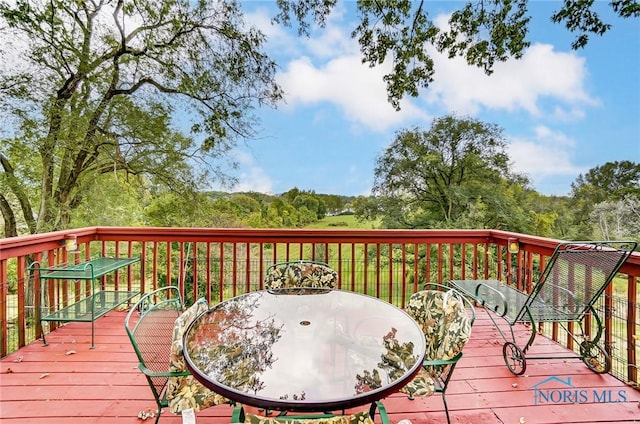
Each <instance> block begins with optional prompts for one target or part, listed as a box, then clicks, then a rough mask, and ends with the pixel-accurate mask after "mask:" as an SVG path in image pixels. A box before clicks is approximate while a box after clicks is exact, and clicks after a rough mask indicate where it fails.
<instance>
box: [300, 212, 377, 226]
mask: <svg viewBox="0 0 640 424" xmlns="http://www.w3.org/2000/svg"><path fill="white" fill-rule="evenodd" d="M379 224H380V223H379V222H378V221H358V220H357V219H356V216H355V215H338V216H327V217H324V218H323V219H321V220H320V221H317V222H314V223H313V224H309V225H307V226H306V227H305V228H317V229H324V228H342V229H353V228H366V229H372V228H378V225H379Z"/></svg>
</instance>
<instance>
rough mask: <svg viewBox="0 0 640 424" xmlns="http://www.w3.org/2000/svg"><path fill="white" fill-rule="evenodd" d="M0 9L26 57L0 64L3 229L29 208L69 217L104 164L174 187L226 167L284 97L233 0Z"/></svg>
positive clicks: (42, 227)
mask: <svg viewBox="0 0 640 424" xmlns="http://www.w3.org/2000/svg"><path fill="white" fill-rule="evenodd" d="M0 19H1V21H0V28H1V29H0V31H1V32H2V34H1V38H2V39H3V40H4V42H3V44H2V47H1V49H2V50H0V55H2V56H5V59H7V57H8V58H9V59H10V58H13V59H14V61H17V60H20V59H19V58H24V63H22V66H20V67H15V66H12V64H13V63H14V61H10V60H9V61H7V60H4V61H3V62H4V65H2V66H3V68H2V73H1V74H0V90H1V91H2V95H1V96H0V108H2V111H3V115H4V116H6V119H5V122H6V123H5V125H3V129H4V131H5V135H2V134H0V141H2V144H1V145H2V147H1V148H0V166H1V169H2V174H1V175H0V211H1V212H2V216H3V219H4V222H5V226H6V227H9V228H5V234H9V235H16V234H17V233H18V230H17V222H18V219H17V218H18V217H19V216H22V221H23V222H25V225H26V226H27V228H28V232H30V233H37V232H43V231H50V230H55V229H61V228H65V227H66V226H68V224H69V222H70V217H71V211H73V210H74V209H76V208H77V207H78V206H79V205H80V204H82V202H83V199H84V196H86V195H87V194H88V193H89V192H90V189H91V187H92V186H93V185H94V184H95V181H96V180H98V179H99V178H97V176H98V175H100V174H104V173H107V172H116V173H126V174H128V175H130V176H132V177H133V176H138V177H140V178H141V180H140V181H141V182H145V183H147V182H148V183H149V184H151V185H153V186H154V187H155V188H160V187H164V188H170V189H172V190H174V191H178V192H179V191H188V190H190V189H191V190H193V189H195V187H197V186H198V184H200V183H202V181H204V178H206V177H208V173H209V174H210V173H213V177H214V178H219V179H223V178H224V177H225V174H224V173H223V172H222V171H221V169H222V168H221V167H217V166H215V165H211V164H212V163H213V161H214V159H216V158H220V157H223V156H224V155H225V153H227V152H228V151H229V149H230V148H232V147H233V146H234V145H235V143H236V142H237V141H238V140H239V139H242V138H247V137H251V136H252V135H254V133H255V121H254V116H253V115H252V110H253V108H254V107H255V106H256V105H260V104H268V105H275V104H276V103H277V102H278V101H279V100H280V99H281V98H282V91H281V89H280V87H279V86H278V85H277V84H276V83H275V80H274V75H275V63H274V62H272V61H271V60H270V59H269V58H268V57H267V56H266V55H265V54H264V53H263V52H262V51H261V48H262V43H263V41H264V37H263V35H262V34H261V33H260V32H258V31H256V30H255V29H253V28H247V27H246V25H245V24H244V22H243V21H242V15H241V13H240V11H239V9H238V5H237V3H236V2H235V1H234V0H220V1H215V2H204V1H203V2H191V1H187V0H162V1H161V0H138V1H135V2H130V1H127V2H125V1H124V0H115V1H108V2H107V1H98V2H88V1H85V0H79V1H73V2H69V1H64V0H51V1H44V0H42V1H25V0H15V1H10V2H7V1H1V2H0ZM13 41H15V43H14V44H12V42H13ZM21 43H23V45H24V46H26V47H20V46H21V45H22V44H21ZM12 52H13V53H12ZM10 54H11V56H9V55H10ZM186 123H189V124H190V128H189V129H188V130H187V129H186V128H185V127H186V126H187V125H189V124H186ZM189 131H190V133H189ZM187 133H188V134H187ZM143 177H144V178H143Z"/></svg>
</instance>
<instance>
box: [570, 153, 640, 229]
mask: <svg viewBox="0 0 640 424" xmlns="http://www.w3.org/2000/svg"><path fill="white" fill-rule="evenodd" d="M626 196H634V197H640V163H635V162H631V161H626V160H625V161H618V162H607V163H605V164H604V165H601V166H596V167H595V168H592V169H590V170H589V171H587V172H586V173H585V174H584V175H582V174H581V175H579V176H578V178H577V179H576V181H575V182H574V183H572V184H571V208H572V210H573V217H574V219H573V226H574V227H575V228H576V230H577V232H578V235H579V236H580V237H581V238H589V237H591V235H592V232H593V225H592V224H593V222H592V220H591V218H590V215H591V212H592V211H593V208H594V206H595V205H597V204H599V203H601V202H604V201H618V200H622V199H623V198H625V197H626Z"/></svg>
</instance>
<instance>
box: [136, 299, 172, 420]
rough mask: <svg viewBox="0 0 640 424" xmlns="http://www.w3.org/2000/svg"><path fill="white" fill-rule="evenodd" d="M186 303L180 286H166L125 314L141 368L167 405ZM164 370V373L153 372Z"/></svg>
mask: <svg viewBox="0 0 640 424" xmlns="http://www.w3.org/2000/svg"><path fill="white" fill-rule="evenodd" d="M183 309H184V307H183V304H182V299H181V297H180V292H179V291H178V288H177V287H173V286H170V287H164V288H161V289H158V290H155V291H153V292H151V293H148V294H146V295H144V296H142V297H141V298H140V300H139V301H138V302H137V303H136V304H135V306H134V307H133V308H131V310H130V311H129V313H128V314H127V317H126V318H125V328H126V330H127V334H128V335H129V339H130V340H131V344H132V345H133V349H134V350H135V352H136V355H137V356H138V361H139V368H140V369H141V370H142V371H143V373H144V374H145V377H146V378H147V382H148V383H149V386H150V388H151V391H152V392H153V396H154V398H155V400H156V403H157V404H158V414H157V418H156V422H158V418H159V417H160V411H161V409H162V408H163V407H166V406H167V400H166V394H165V391H166V387H167V383H168V380H169V377H170V373H169V358H170V356H171V342H172V338H173V331H174V326H175V321H176V318H178V316H180V314H181V313H182V311H183ZM153 374H160V375H153Z"/></svg>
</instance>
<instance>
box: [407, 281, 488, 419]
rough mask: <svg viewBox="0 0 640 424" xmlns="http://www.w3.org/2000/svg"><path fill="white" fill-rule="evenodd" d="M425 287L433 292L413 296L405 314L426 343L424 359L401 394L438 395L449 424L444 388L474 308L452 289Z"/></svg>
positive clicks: (465, 338) (466, 337)
mask: <svg viewBox="0 0 640 424" xmlns="http://www.w3.org/2000/svg"><path fill="white" fill-rule="evenodd" d="M426 287H433V289H428V290H422V291H419V292H417V293H414V294H413V295H412V296H411V297H410V298H409V304H408V305H407V313H408V314H409V315H411V317H413V319H415V320H416V322H417V323H418V324H419V325H420V327H422V331H423V332H424V335H425V338H426V341H427V351H426V354H425V360H424V362H423V363H422V369H421V370H420V371H419V372H418V374H417V375H416V377H414V379H413V380H412V381H411V382H410V383H409V384H407V385H406V386H405V387H404V388H403V389H402V392H403V393H406V394H408V395H409V399H414V397H416V396H424V397H426V396H431V395H433V394H435V393H440V394H441V395H442V402H443V403H444V410H445V413H446V415H447V423H450V422H451V420H450V418H449V408H448V406H447V398H446V392H447V387H448V386H449V382H450V381H451V376H452V375H453V371H454V369H455V367H456V364H457V363H458V361H459V360H460V359H461V358H462V349H463V348H464V346H465V344H466V343H467V341H469V338H470V337H471V327H472V326H473V323H474V321H475V319H476V316H475V309H474V307H473V305H472V304H471V303H470V302H469V300H468V299H467V298H465V297H464V296H462V295H461V294H460V293H459V292H457V291H456V290H454V289H450V288H448V287H445V286H442V285H440V284H436V283H427V285H426ZM435 289H437V290H435Z"/></svg>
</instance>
